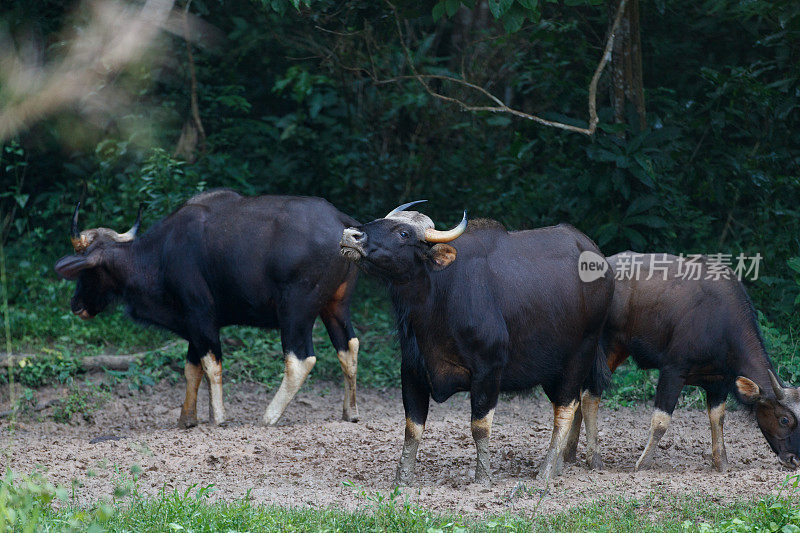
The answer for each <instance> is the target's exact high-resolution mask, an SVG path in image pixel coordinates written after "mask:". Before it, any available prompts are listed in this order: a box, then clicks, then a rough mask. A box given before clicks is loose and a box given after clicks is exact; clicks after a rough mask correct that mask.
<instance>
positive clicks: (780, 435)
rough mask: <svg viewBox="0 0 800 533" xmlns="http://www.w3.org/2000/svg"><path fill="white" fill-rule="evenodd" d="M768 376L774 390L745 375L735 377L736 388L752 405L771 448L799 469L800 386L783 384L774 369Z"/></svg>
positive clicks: (741, 396)
mask: <svg viewBox="0 0 800 533" xmlns="http://www.w3.org/2000/svg"><path fill="white" fill-rule="evenodd" d="M769 378H770V384H771V388H772V391H765V390H763V389H762V388H761V387H759V386H758V385H757V384H756V383H755V382H754V381H752V380H749V379H747V378H745V377H738V378H736V389H737V392H738V393H739V397H740V398H741V399H742V401H743V402H744V403H745V404H748V405H752V406H753V408H754V410H755V414H756V421H757V422H758V427H759V428H761V433H763V434H764V437H765V438H766V439H767V442H768V443H769V445H770V447H771V448H772V451H774V452H775V453H776V454H777V455H778V459H779V460H780V461H781V463H783V464H784V465H785V466H787V467H789V468H792V469H796V468H798V467H800V389H798V388H795V387H784V386H783V385H782V384H781V382H780V381H779V380H778V378H777V376H775V374H774V372H773V371H772V370H770V371H769ZM770 392H771V394H770Z"/></svg>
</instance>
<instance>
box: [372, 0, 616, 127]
mask: <svg viewBox="0 0 800 533" xmlns="http://www.w3.org/2000/svg"><path fill="white" fill-rule="evenodd" d="M385 1H386V3H387V4H388V6H389V8H390V9H391V10H392V13H393V14H394V19H395V25H396V26H397V32H398V34H399V36H400V44H401V46H402V47H403V53H404V54H405V57H406V62H407V63H408V66H409V68H410V69H411V72H412V75H411V76H397V77H395V78H391V79H388V80H377V79H376V77H375V76H374V74H370V77H372V78H373V80H374V81H375V82H376V83H378V84H381V83H392V82H396V81H399V80H404V79H416V80H417V81H418V82H419V83H420V84H421V85H422V86H423V87H424V88H425V90H426V91H427V92H428V94H430V95H431V96H433V97H435V98H438V99H440V100H444V101H445V102H449V103H452V104H456V105H458V106H459V107H460V108H461V109H462V110H463V111H488V112H490V113H508V114H510V115H514V116H517V117H520V118H524V119H527V120H532V121H534V122H536V123H538V124H542V125H544V126H550V127H553V128H559V129H563V130H567V131H574V132H577V133H582V134H584V135H593V134H594V132H595V130H596V129H597V124H598V123H599V122H600V119H599V118H598V117H597V84H598V83H599V81H600V75H601V74H602V73H603V70H604V69H605V67H606V65H607V64H608V62H609V60H610V59H611V50H612V48H613V46H614V39H615V37H616V33H617V30H618V29H619V25H620V20H621V19H622V14H623V13H624V11H625V5H626V3H627V0H620V3H619V6H618V7H617V13H616V15H615V17H614V23H613V24H612V26H611V30H610V31H609V35H608V40H607V41H606V46H605V48H604V50H603V56H602V57H601V58H600V62H599V63H598V65H597V68H596V69H595V71H594V75H593V76H592V81H591V82H590V83H589V127H588V128H580V127H578V126H573V125H571V124H564V123H563V122H558V121H554V120H547V119H544V118H542V117H540V116H537V115H531V114H530V113H525V112H524V111H520V110H518V109H514V108H512V107H509V106H508V105H507V104H506V103H505V102H503V101H502V100H501V99H499V98H497V97H496V96H494V95H493V94H491V93H490V92H489V91H487V90H486V89H484V88H483V87H480V86H478V85H475V84H474V83H470V82H468V81H465V80H461V79H458V78H453V77H450V76H442V75H434V74H420V73H419V72H417V69H416V67H415V66H414V61H413V60H412V58H411V51H410V50H409V48H408V46H407V45H406V42H405V38H404V35H403V29H402V26H401V24H400V17H399V15H398V14H397V8H396V7H395V6H394V4H392V2H391V1H390V0H385ZM426 79H440V80H446V81H450V82H453V83H457V84H459V85H462V86H464V87H468V88H470V89H473V90H476V91H478V92H480V93H481V94H483V95H484V96H485V97H487V98H489V99H490V100H492V102H494V104H495V105H493V106H475V105H470V104H467V103H466V102H464V101H462V100H459V99H458V98H454V97H451V96H446V95H444V94H441V93H439V92H436V91H434V90H433V89H432V88H431V87H430V85H429V84H428V83H427V82H426V81H425V80H426Z"/></svg>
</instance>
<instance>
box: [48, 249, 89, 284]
mask: <svg viewBox="0 0 800 533" xmlns="http://www.w3.org/2000/svg"><path fill="white" fill-rule="evenodd" d="M99 263H100V256H99V254H89V255H88V256H84V255H68V256H66V257H62V258H61V259H59V260H58V261H57V262H56V266H55V270H56V274H58V275H59V276H61V277H62V278H64V279H66V280H70V281H72V280H74V279H75V278H77V277H78V274H80V273H81V270H86V269H87V268H93V267H96V266H97V265H98V264H99Z"/></svg>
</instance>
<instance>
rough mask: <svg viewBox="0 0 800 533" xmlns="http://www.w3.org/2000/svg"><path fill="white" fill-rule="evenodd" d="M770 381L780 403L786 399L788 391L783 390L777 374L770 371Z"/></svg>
mask: <svg viewBox="0 0 800 533" xmlns="http://www.w3.org/2000/svg"><path fill="white" fill-rule="evenodd" d="M769 381H770V383H772V392H774V393H775V398H777V399H778V401H781V400H783V399H784V398H786V391H785V390H783V385H781V382H780V381H778V376H776V375H775V372H773V371H772V370H770V371H769Z"/></svg>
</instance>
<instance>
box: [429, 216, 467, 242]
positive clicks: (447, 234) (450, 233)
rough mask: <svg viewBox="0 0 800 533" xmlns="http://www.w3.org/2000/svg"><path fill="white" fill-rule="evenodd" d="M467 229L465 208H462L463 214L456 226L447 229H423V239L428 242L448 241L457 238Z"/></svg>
mask: <svg viewBox="0 0 800 533" xmlns="http://www.w3.org/2000/svg"><path fill="white" fill-rule="evenodd" d="M466 229H467V210H466V209H465V210H464V216H463V217H461V222H459V223H458V226H456V227H455V228H453V229H451V230H447V231H438V230H435V229H432V228H429V229H426V230H425V240H426V241H428V242H450V241H452V240H455V239H457V238H458V237H460V236H461V234H462V233H464V230H466Z"/></svg>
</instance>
